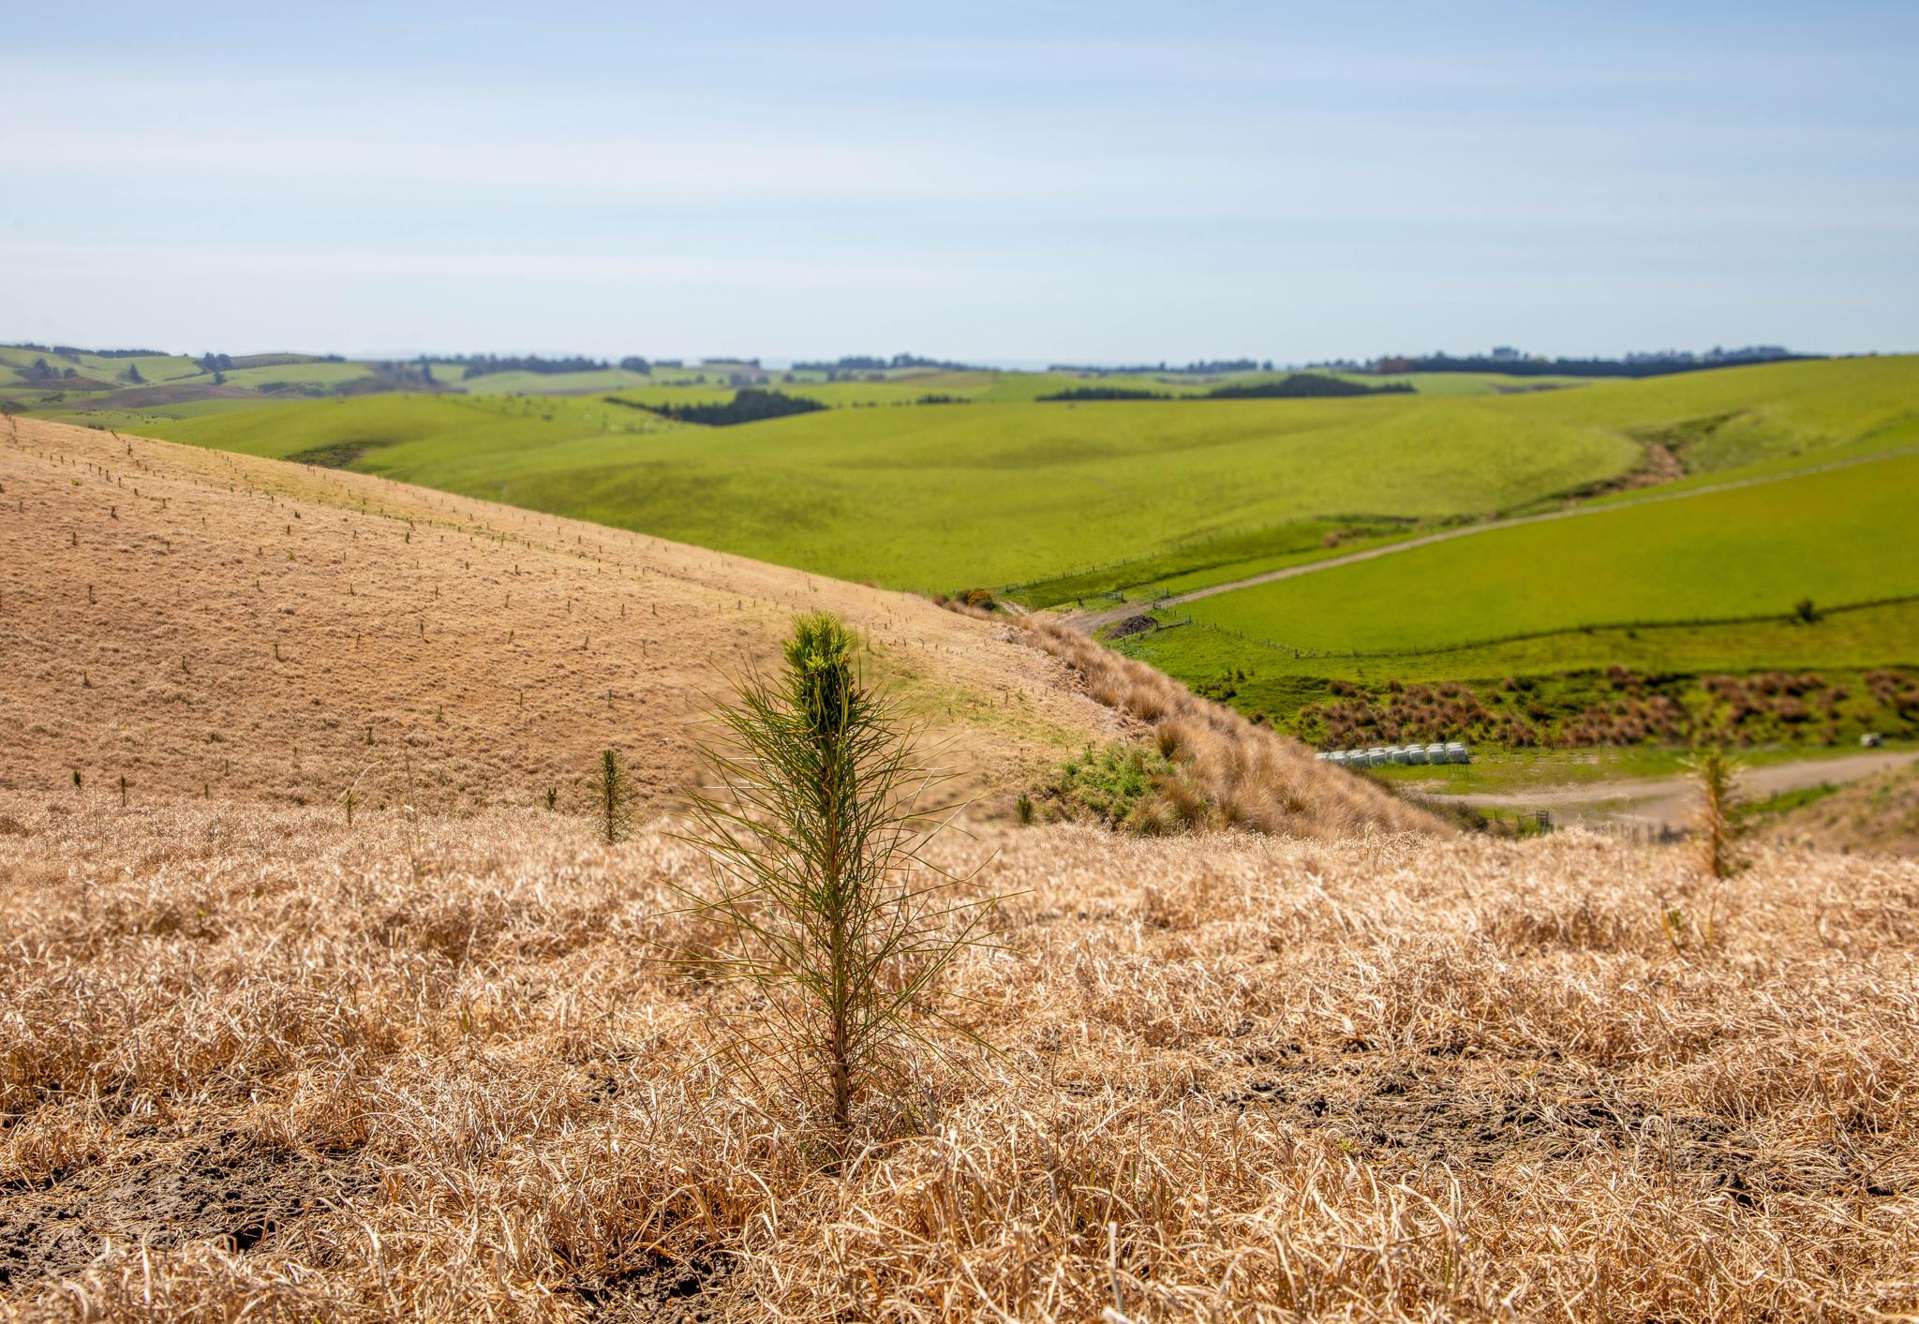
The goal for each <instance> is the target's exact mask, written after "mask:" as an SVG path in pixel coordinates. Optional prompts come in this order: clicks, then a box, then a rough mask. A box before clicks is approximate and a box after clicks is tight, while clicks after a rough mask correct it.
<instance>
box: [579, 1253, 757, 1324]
mask: <svg viewBox="0 0 1919 1324" xmlns="http://www.w3.org/2000/svg"><path fill="white" fill-rule="evenodd" d="M732 1269H733V1261H732V1258H731V1257H730V1256H728V1255H727V1254H725V1253H724V1252H721V1251H714V1250H697V1251H695V1252H693V1254H691V1255H688V1256H686V1257H685V1258H683V1259H673V1258H670V1257H669V1256H666V1255H663V1254H660V1253H659V1252H657V1251H656V1252H653V1253H651V1254H650V1255H649V1256H648V1257H647V1259H646V1260H645V1261H644V1262H643V1263H641V1264H640V1265H638V1266H637V1267H635V1268H632V1269H627V1270H625V1271H623V1272H620V1273H617V1274H611V1275H607V1276H604V1277H595V1278H578V1279H575V1280H574V1281H573V1282H571V1283H568V1284H567V1285H566V1286H565V1287H564V1288H563V1289H561V1290H563V1291H566V1292H569V1293H571V1294H572V1295H573V1296H575V1297H577V1298H579V1301H580V1304H582V1305H583V1306H585V1307H586V1316H587V1318H588V1319H591V1320H600V1321H605V1324H641V1322H642V1321H654V1320H657V1321H661V1322H662V1324H707V1322H708V1321H711V1320H714V1319H717V1318H718V1317H719V1314H718V1312H719V1306H718V1302H717V1299H716V1294H717V1292H718V1289H719V1287H720V1286H721V1284H722V1283H724V1281H725V1279H726V1276H727V1274H729V1273H731V1272H732Z"/></svg>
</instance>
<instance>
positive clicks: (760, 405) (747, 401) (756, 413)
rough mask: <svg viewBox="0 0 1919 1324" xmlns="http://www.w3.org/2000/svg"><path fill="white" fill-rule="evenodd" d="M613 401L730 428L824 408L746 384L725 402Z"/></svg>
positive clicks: (709, 425) (804, 400) (616, 399)
mask: <svg viewBox="0 0 1919 1324" xmlns="http://www.w3.org/2000/svg"><path fill="white" fill-rule="evenodd" d="M607 400H608V401H609V402H610V403H613V404H622V405H627V406H628V407H630V408H639V409H646V410H649V411H651V412H652V413H655V414H660V415H663V416H665V417H667V418H671V419H677V420H678V421H679V422H682V423H703V424H705V425H706V426H708V427H716V428H724V427H732V426H733V425H734V424H737V423H758V422H760V421H761V420H763V419H768V418H784V417H786V416H787V415H788V414H810V413H813V412H814V411H815V410H819V409H824V408H826V406H825V405H823V404H821V403H820V402H819V401H818V400H808V399H805V398H804V397H801V396H795V395H785V394H783V393H781V392H779V391H762V390H758V389H755V388H753V387H746V388H743V389H741V390H738V391H735V392H734V393H733V398H732V399H731V400H728V401H727V402H725V403H724V404H702V405H652V404H646V405H636V404H635V403H634V402H633V401H631V400H620V399H618V398H616V397H613V396H608V397H607Z"/></svg>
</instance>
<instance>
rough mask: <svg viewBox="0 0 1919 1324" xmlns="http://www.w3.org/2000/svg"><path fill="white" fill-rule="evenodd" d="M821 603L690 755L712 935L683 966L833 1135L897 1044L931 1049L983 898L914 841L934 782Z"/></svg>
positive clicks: (888, 1076)
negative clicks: (745, 1007)
mask: <svg viewBox="0 0 1919 1324" xmlns="http://www.w3.org/2000/svg"><path fill="white" fill-rule="evenodd" d="M856 648H857V641H856V639H855V637H854V636H853V634H852V633H851V632H850V631H848V630H847V628H846V627H845V626H844V625H843V624H841V622H840V621H839V620H838V619H837V618H835V617H833V616H831V615H827V614H816V615H809V616H802V617H800V618H798V619H797V620H796V621H795V622H794V626H793V634H792V637H791V638H790V639H789V640H788V642H787V645H786V650H785V666H784V668H783V670H782V672H781V673H780V675H779V677H778V678H777V679H776V680H773V681H767V680H764V679H761V678H758V677H749V678H747V679H746V680H744V681H743V682H742V683H741V684H740V686H739V689H738V694H737V696H736V698H735V699H734V700H733V701H732V702H730V703H726V704H723V705H721V706H720V707H719V708H718V709H717V711H716V713H715V717H716V719H717V725H718V727H719V731H720V736H719V738H718V739H717V740H716V741H714V742H713V743H712V744H711V745H710V746H709V747H708V748H707V750H706V751H705V752H706V756H707V760H708V763H709V765H710V766H711V768H712V769H713V772H714V774H715V781H716V784H715V785H713V786H712V787H709V788H708V789H707V790H706V791H705V792H703V793H701V794H700V795H698V796H697V797H695V799H694V802H693V805H692V826H691V827H690V828H689V830H688V832H687V833H686V838H687V839H688V840H689V841H691V842H693V843H695V844H697V845H699V846H700V847H702V848H703V849H704V850H705V852H706V853H707V855H708V857H709V859H710V860H711V862H712V865H713V872H714V880H713V882H714V890H713V891H712V892H710V893H708V894H706V895H701V896H696V897H694V909H695V910H696V911H697V912H701V913H704V914H705V915H707V916H709V917H712V918H717V919H718V920H719V921H720V923H719V925H718V926H717V927H718V930H719V931H720V932H721V933H723V934H724V935H725V936H724V938H723V939H722V940H721V941H720V942H719V943H718V944H717V945H716V946H715V947H713V948H712V949H709V950H706V951H702V952H700V953H697V954H695V955H693V956H691V957H688V958H682V959H684V960H685V961H686V963H688V964H690V965H693V966H695V967H697V968H698V969H699V970H701V971H702V972H705V973H709V974H717V975H719V976H721V977H729V978H734V979H741V980H745V981H748V982H750V983H752V984H753V985H755V986H756V988H757V990H758V991H759V992H760V994H761V995H762V997H761V1000H760V1005H761V1007H762V1008H763V1010H762V1011H761V1012H759V1013H758V1014H755V1015H753V1016H752V1017H751V1018H750V1019H746V1020H739V1021H736V1022H734V1023H733V1024H731V1025H729V1026H727V1027H726V1033H725V1036H724V1038H725V1042H726V1043H727V1044H728V1045H729V1049H730V1051H731V1053H732V1054H733V1056H734V1058H735V1061H736V1063H737V1064H738V1065H739V1066H740V1067H741V1068H742V1069H743V1071H744V1072H745V1073H746V1074H748V1075H750V1076H753V1077H755V1078H765V1077H766V1076H767V1075H769V1074H771V1075H772V1076H774V1077H776V1078H778V1079H779V1080H781V1081H782V1083H784V1084H785V1085H786V1086H787V1087H788V1090H789V1093H790V1095H791V1096H792V1097H794V1098H795V1099H799V1100H804V1101H806V1102H807V1103H809V1104H811V1105H813V1106H815V1107H817V1108H819V1109H821V1110H823V1111H824V1112H825V1113H826V1114H827V1116H828V1117H830V1119H831V1122H832V1125H833V1127H834V1128H835V1129H836V1130H837V1131H838V1132H839V1134H840V1135H841V1137H842V1139H844V1137H845V1135H846V1133H847V1131H848V1130H849V1128H850V1127H851V1126H852V1123H853V1120H854V1117H855V1112H856V1109H857V1108H858V1106H859V1103H860V1101H861V1099H862V1097H863V1096H864V1094H865V1093H866V1091H867V1090H868V1089H869V1087H872V1086H874V1085H876V1084H884V1083H887V1082H893V1083H898V1082H899V1081H900V1080H902V1079H903V1077H904V1073H905V1071H906V1069H907V1066H908V1064H909V1062H910V1052H909V1050H910V1048H911V1047H912V1046H913V1045H915V1044H918V1045H921V1046H934V1044H935V1041H934V1039H933V1038H932V1036H931V1033H930V1030H931V1027H932V1026H933V1025H935V1024H950V1022H947V1021H946V1018H945V1017H943V1016H942V1015H941V1014H940V1013H939V1011H938V1010H937V1006H936V1003H935V1000H934V997H933V994H934V990H935V985H936V982H937V981H938V980H939V978H940V976H941V975H942V973H943V972H944V971H945V970H946V969H947V967H948V966H949V965H951V963H952V962H953V960H954V959H955V958H956V957H957V956H959V955H960V954H961V953H962V952H963V951H965V950H966V949H967V948H968V947H969V946H970V945H972V944H973V943H975V942H976V941H977V936H978V932H979V926H980V925H981V923H982V922H983V920H984V918H985V916H986V912H987V907H988V906H989V905H990V902H980V901H975V900H970V899H968V898H966V897H963V896H960V895H958V894H957V892H956V890H955V889H957V888H959V887H960V886H961V885H962V884H963V883H964V882H965V881H966V880H965V879H963V878H958V877H954V876H951V875H948V874H944V873H942V872H940V871H939V870H937V869H936V868H935V867H933V866H931V865H929V864H928V863H927V862H926V861H925V859H924V855H923V851H924V848H925V845H926V843H927V841H928V840H929V839H930V838H931V837H932V836H933V835H934V834H935V833H936V832H937V831H938V830H939V829H940V828H941V827H942V826H944V825H943V824H942V823H939V822H936V821H933V820H930V819H929V818H927V817H926V816H925V815H924V814H922V813H921V812H920V811H919V810H918V808H917V801H918V800H919V799H920V798H921V797H922V796H923V795H924V794H925V792H926V790H927V789H928V788H929V787H931V786H932V785H934V784H936V783H937V782H938V781H939V779H938V778H936V777H932V776H929V775H928V774H927V773H926V771H925V770H924V769H923V768H922V767H921V766H920V765H919V764H918V763H917V761H916V760H915V757H914V755H913V754H912V752H911V747H910V742H909V740H908V738H907V733H906V731H905V729H904V728H903V726H902V725H901V723H900V722H899V720H898V719H897V718H896V717H895V715H894V713H893V710H892V708H891V707H890V705H889V704H888V703H887V702H886V701H885V700H884V699H883V698H882V696H880V695H878V694H877V693H875V692H874V691H873V690H872V689H870V688H869V687H868V686H867V685H866V684H865V683H864V681H863V679H862V678H861V676H860V673H859V670H858V667H857V665H856V662H855V652H856Z"/></svg>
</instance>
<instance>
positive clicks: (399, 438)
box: [128, 396, 1640, 590]
mask: <svg viewBox="0 0 1919 1324" xmlns="http://www.w3.org/2000/svg"><path fill="white" fill-rule="evenodd" d="M1503 403H1510V402H1507V401H1500V400H1495V399H1491V398H1485V399H1434V400H1421V399H1419V398H1418V397H1412V396H1402V397H1391V398H1377V399H1363V400H1279V401H1195V402H1153V403H1124V404H1091V405H1058V404H1024V405H967V406H923V407H911V408H909V407H901V408H880V409H864V410H858V409H855V410H833V411H827V412H822V413H816V414H810V415H805V416H801V417H797V418H787V419H779V420H775V421H772V422H767V423H759V424H752V425H748V426H743V427H733V428H724V429H703V428H674V427H670V426H668V425H666V424H665V423H664V422H663V421H662V420H660V419H658V418H657V416H655V415H652V414H650V413H647V412H645V411H643V410H635V409H627V408H622V407H620V406H617V405H609V404H606V403H605V402H602V401H599V400H594V399H584V400H582V399H564V400H556V399H540V400H494V401H488V400H479V399H462V398H459V397H438V398H436V397H423V396H373V397H366V398H361V399H351V400H344V401H318V402H310V403H309V402H301V403H297V404H288V405H280V406H273V407H270V408H268V409H263V410H259V411H237V412H223V413H219V414H215V415H211V416H205V417H199V418H188V419H177V420H166V419H155V420H152V421H150V422H146V423H143V424H141V425H140V426H139V428H138V429H137V430H142V431H145V432H148V433H150V434H151V435H155V436H161V437H167V438H172V439H176V440H181V441H190V442H194V443H196V444H201V445H210V446H217V447H223V448H227V449H236V450H245V451H248V452H250V453H254V454H263V455H274V456H282V457H298V456H301V455H303V454H305V453H310V452H320V451H324V450H326V449H327V448H330V447H342V446H348V447H353V448H355V449H354V451H353V456H352V459H351V460H350V461H349V463H351V464H352V466H353V467H354V468H358V469H363V470H366V471H369V472H377V473H383V474H386V475H388V476H390V477H394V478H399V479H403V480H405V481H408V482H415V483H421V484H424V485H426V486H429V487H439V488H444V489H447V490H449V491H456V492H463V493H467V494H470V495H475V496H484V497H488V498H492V499H496V500H504V501H509V502H512V503H514V504H517V505H523V506H528V507H531V508H534V509H538V510H546V511H551V512H555V513H566V514H570V515H578V516H583V517H585V518H589V519H594V520H597V521H599V522H601V523H606V524H611V525H616V526H620V527H625V528H632V529H638V530H643V531H646V532H650V533H656V534H660V535H663V536H666V537H671V538H677V539H681V540H684V541H687V542H694V543H699V544H702V545H705V546H712V547H718V548H722V549H724V550H727V551H734V552H740V553H743V554H746V555H749V556H753V557H756V558H759V559H762V560H768V561H774V562H778V563H780V564H785V565H796V566H803V567H805V568H808V569H813V570H818V571H821V572H823V573H827V574H832V575H836V576H839V577H841V578H847V579H856V580H871V581H873V582H876V583H882V584H886V585H889V586H894V587H901V588H915V589H926V590H939V589H951V588H955V587H960V586H965V585H974V584H1004V583H1009V582H1013V581H1016V580H1019V579H1023V578H1029V577H1031V576H1032V575H1033V574H1034V573H1035V572H1036V571H1037V572H1042V573H1044V572H1056V571H1058V570H1060V569H1065V568H1070V567H1073V566H1077V565H1085V564H1088V563H1093V562H1100V561H1116V560H1122V559H1127V558H1130V557H1134V556H1137V555H1138V553H1139V552H1140V551H1141V550H1142V549H1148V548H1162V547H1168V546H1171V545H1172V544H1174V543H1176V542H1179V541H1181V540H1190V539H1191V538H1193V537H1194V536H1195V535H1196V534H1198V535H1201V536H1205V535H1217V534H1219V533H1222V532H1232V531H1238V530H1245V529H1263V528H1271V527H1273V526H1282V525H1288V524H1290V523H1292V522H1297V521H1300V520H1302V519H1317V518H1322V517H1324V516H1326V515H1333V516H1346V515H1353V514H1362V515H1372V514H1384V515H1388V516H1390V517H1392V518H1395V519H1417V518H1426V519H1444V518H1450V517H1456V516H1461V515H1467V514H1478V513H1484V512H1490V511H1492V510H1496V509H1499V508H1502V507H1504V506H1509V505H1513V504H1518V503H1523V502H1527V501H1533V500H1537V499H1538V498H1540V497H1543V496H1545V495H1547V494H1549V493H1552V492H1555V491H1560V490H1563V489H1567V488H1571V487H1576V486H1579V485H1581V484H1585V483H1590V482H1595V481H1599V480H1603V479H1605V478H1607V477H1608V476H1611V475H1615V474H1617V473H1620V472H1622V471H1624V470H1626V469H1629V468H1630V467H1631V466H1632V465H1633V464H1634V463H1636V461H1637V459H1638V456H1639V453H1640V452H1639V447H1637V446H1636V445H1635V444H1634V443H1632V442H1631V441H1630V440H1628V439H1625V438H1623V437H1620V436H1617V435H1609V434H1607V433H1605V432H1603V431H1600V430H1596V429H1581V428H1571V427H1564V426H1559V425H1555V424H1547V425H1545V426H1540V427H1536V428H1534V429H1533V430H1532V433H1531V435H1530V436H1529V438H1528V439H1527V442H1526V444H1525V445H1524V446H1522V447H1519V448H1515V447H1514V445H1513V444H1512V443H1511V442H1510V441H1509V440H1508V439H1507V438H1506V436H1505V435H1504V433H1503V430H1502V428H1501V427H1500V426H1499V424H1498V419H1497V416H1496V415H1494V414H1490V413H1488V411H1490V410H1494V409H1496V407H1497V406H1498V405H1500V404H1503ZM128 426H129V427H132V426H133V424H131V423H129V424H128Z"/></svg>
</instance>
